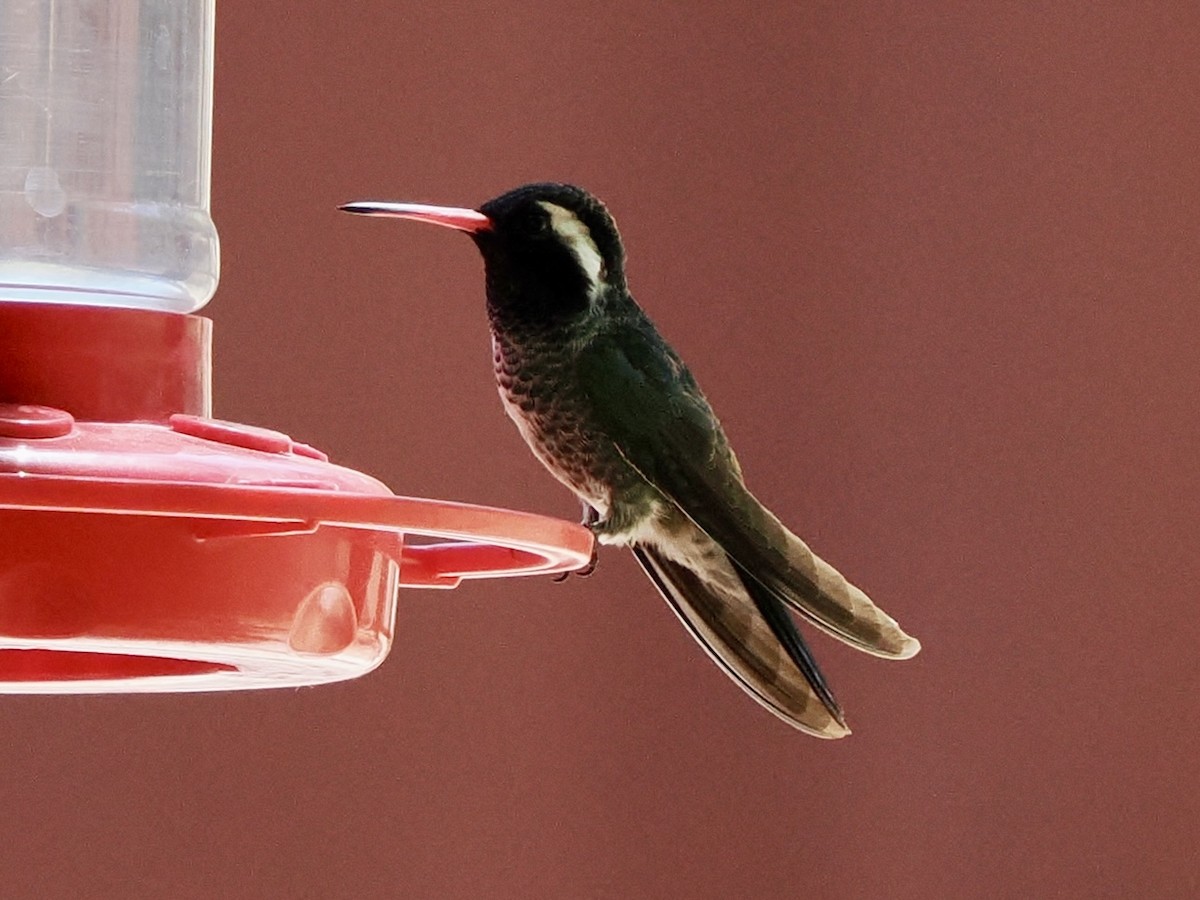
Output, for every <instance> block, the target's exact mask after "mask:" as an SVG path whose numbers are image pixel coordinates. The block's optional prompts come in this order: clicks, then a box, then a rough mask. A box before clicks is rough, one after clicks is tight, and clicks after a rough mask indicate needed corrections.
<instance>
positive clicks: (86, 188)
mask: <svg viewBox="0 0 1200 900" xmlns="http://www.w3.org/2000/svg"><path fill="white" fill-rule="evenodd" d="M213 4H214V0H0V300H30V301H37V302H42V303H45V302H55V303H83V304H92V305H97V304H99V305H107V306H126V307H141V308H149V309H160V310H170V311H176V312H191V311H193V310H195V309H198V308H199V307H201V306H203V305H204V304H205V303H206V302H207V301H208V299H209V298H210V297H211V296H212V294H213V292H214V291H215V290H216V287H217V276H218V272H219V268H220V257H219V253H218V245H217V232H216V229H215V228H214V227H213V223H212V220H211V219H210V218H209V159H210V147H211V113H212V47H213V11H214V10H213Z"/></svg>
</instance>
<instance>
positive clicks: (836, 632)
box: [341, 183, 921, 738]
mask: <svg viewBox="0 0 1200 900" xmlns="http://www.w3.org/2000/svg"><path fill="white" fill-rule="evenodd" d="M341 209H343V210H345V211H347V212H351V213H359V214H362V215H368V216H388V217H397V218H402V219H413V220H416V221H418V222H428V223H431V224H434V225H441V226H444V227H447V228H452V229H456V230H458V231H462V232H465V233H467V234H468V235H469V236H470V237H471V239H472V240H473V241H474V242H475V245H476V247H477V248H478V249H479V252H480V254H481V255H482V256H483V267H484V278H485V288H486V296H487V316H488V322H489V325H490V327H491V336H492V354H493V363H494V370H495V376H496V386H497V388H498V390H499V393H500V399H501V401H502V403H503V406H504V409H505V411H506V412H507V413H508V415H509V417H510V418H511V419H512V420H513V422H514V423H515V424H516V426H517V429H518V430H519V431H520V433H521V436H522V437H523V438H524V439H525V442H526V443H527V444H528V445H529V447H530V448H531V449H532V451H533V453H534V455H535V456H536V457H537V458H538V459H539V460H540V461H541V462H542V464H543V465H544V466H545V467H546V468H547V469H548V470H549V471H550V472H551V474H553V475H554V476H555V477H556V478H557V479H558V480H559V481H560V482H562V483H563V484H564V485H566V486H567V487H568V488H570V490H571V491H573V492H574V493H575V495H576V496H577V497H578V498H579V499H580V501H581V502H582V504H583V510H584V517H583V522H584V524H585V525H586V526H588V527H589V528H590V529H591V530H592V532H593V533H594V535H595V536H596V540H597V541H598V542H599V543H601V544H606V545H620V546H627V547H629V548H631V549H632V551H633V555H634V556H635V557H636V558H637V561H638V562H639V563H640V564H641V567H642V568H643V569H644V570H645V572H646V575H648V576H649V578H650V580H651V581H652V582H653V583H654V585H655V586H656V587H657V588H658V590H659V592H660V593H661V594H662V595H663V597H664V598H665V599H666V600H667V602H668V603H669V604H670V605H671V607H672V608H673V609H674V611H675V613H676V614H677V615H678V617H679V619H680V621H681V622H682V623H683V625H684V627H685V628H686V629H687V630H688V631H689V632H690V633H691V635H692V637H694V638H695V639H696V640H697V641H698V642H699V643H700V645H701V646H702V647H703V648H704V649H705V650H706V651H707V652H708V654H709V656H711V657H712V659H713V661H714V662H715V663H716V664H717V665H718V666H719V667H720V668H721V669H722V670H723V671H724V672H725V673H726V674H727V675H728V676H729V677H730V678H732V679H733V680H734V681H735V682H736V683H737V684H738V685H739V686H740V687H741V688H743V689H744V690H745V691H746V692H747V693H748V694H749V695H750V696H751V697H753V698H754V699H755V700H757V701H758V702H759V703H760V704H762V705H763V706H764V707H766V708H767V709H768V710H770V711H771V712H772V713H774V714H775V715H776V716H778V717H779V718H781V719H782V720H783V721H785V722H787V723H788V724H790V725H792V726H794V727H795V728H798V729H799V730H801V731H803V732H806V733H808V734H811V735H815V736H817V737H821V738H840V737H845V736H846V735H848V734H849V733H850V729H849V728H848V727H847V726H846V720H845V717H844V715H843V713H842V709H841V706H840V705H839V704H838V701H837V700H836V699H835V697H834V695H833V692H832V691H831V690H830V687H829V685H828V683H827V682H826V679H825V677H824V675H823V674H822V673H821V670H820V669H819V668H818V667H817V663H816V660H815V659H814V657H813V655H812V652H811V651H810V649H809V647H808V644H807V643H806V642H805V640H804V638H803V637H802V635H801V634H800V631H799V629H798V628H797V625H796V621H795V619H794V618H793V615H792V613H793V612H794V613H798V614H799V615H800V616H801V617H802V618H803V619H804V620H807V621H808V622H809V623H811V624H812V625H815V626H816V627H817V628H819V629H821V630H823V631H826V632H828V633H829V634H831V635H833V636H834V637H836V638H839V639H841V640H842V641H845V642H846V643H847V644H850V645H851V646H853V647H856V648H858V649H859V650H864V651H866V652H867V653H872V654H874V655H876V656H882V657H889V658H893V659H906V658H908V657H911V656H913V655H914V654H916V653H917V651H918V650H920V648H921V645H920V643H919V642H918V641H917V640H916V638H913V637H910V636H909V635H907V634H905V633H904V631H902V630H901V628H900V626H899V625H898V624H897V623H896V621H895V620H894V619H892V618H891V617H890V616H889V615H887V613H885V612H884V611H883V610H881V609H880V608H879V607H877V606H876V605H875V604H874V603H873V602H872V601H871V600H870V598H868V597H867V595H866V594H865V593H863V592H862V591H861V590H859V589H858V588H856V587H855V586H854V585H852V584H850V583H849V582H848V581H847V580H846V579H845V578H844V577H843V576H842V575H841V574H840V573H839V572H838V571H837V570H836V569H834V568H833V566H831V565H829V564H828V563H827V562H825V561H824V560H823V559H821V558H820V557H818V556H817V555H816V554H814V553H813V552H812V550H810V549H809V547H808V545H807V544H805V543H804V541H803V540H801V539H800V538H799V537H797V536H796V535H795V534H793V533H792V532H791V531H790V530H788V528H787V527H785V526H784V525H783V523H782V522H781V521H780V520H779V519H778V518H777V517H776V516H775V515H774V514H773V513H772V512H771V511H770V510H768V509H767V508H766V507H765V506H764V505H763V504H762V503H760V502H759V501H758V499H757V498H755V497H754V495H753V494H751V493H750V491H749V490H748V489H747V487H746V485H745V482H744V480H743V477H742V469H741V466H740V464H739V463H738V460H737V457H736V456H735V455H734V452H733V450H732V448H731V447H730V446H729V441H728V440H727V439H726V437H725V433H724V431H723V430H722V429H721V424H720V422H719V421H718V419H717V416H716V414H715V413H714V412H713V410H712V407H711V406H710V405H709V402H708V400H707V399H706V398H705V396H704V394H703V393H702V392H701V390H700V387H699V386H698V385H697V383H696V380H695V378H693V376H692V374H691V372H690V371H689V370H688V368H687V366H686V365H684V363H683V360H682V359H680V357H679V354H677V353H676V352H675V350H674V349H672V347H671V346H670V345H669V344H668V343H667V342H666V341H665V340H664V339H663V338H662V337H661V335H660V334H659V332H658V330H657V329H656V328H655V326H654V325H653V324H652V322H651V321H650V319H649V317H648V316H647V315H646V313H645V312H644V311H643V310H642V308H641V307H640V306H639V305H638V304H637V302H636V301H635V300H634V298H633V295H632V294H631V293H630V292H629V287H628V285H627V282H626V278H625V250H624V246H623V244H622V242H621V237H620V235H619V233H618V231H617V226H616V223H615V222H614V221H613V218H612V216H611V215H610V214H609V212H608V210H607V208H606V207H605V206H604V204H603V203H601V202H600V200H598V199H597V198H596V197H594V196H592V195H591V194H589V193H588V192H587V191H585V190H583V189H582V188H579V187H575V186H573V185H568V184H557V183H538V184H527V185H524V186H522V187H518V188H515V189H514V190H511V191H509V192H507V193H505V194H501V195H500V196H498V197H495V198H493V199H491V200H489V201H487V202H486V203H484V204H482V205H481V206H480V207H479V208H478V209H471V208H464V207H447V206H430V205H427V204H421V203H395V202H388V201H362V202H355V203H348V204H345V205H343V206H342V207H341ZM593 562H594V560H593Z"/></svg>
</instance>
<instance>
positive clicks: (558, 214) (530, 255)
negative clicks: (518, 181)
mask: <svg viewBox="0 0 1200 900" xmlns="http://www.w3.org/2000/svg"><path fill="white" fill-rule="evenodd" d="M342 209H345V210H347V211H349V212H357V213H364V214H367V215H383V216H399V217H401V218H409V219H417V220H419V221H424V222H432V223H434V224H437V225H444V226H447V227H450V228H456V229H458V230H460V231H466V232H467V233H469V234H470V235H471V238H472V239H473V240H474V241H475V244H476V245H477V246H478V247H479V251H480V253H481V254H483V261H484V267H485V270H486V273H487V295H488V307H489V311H490V312H491V314H492V315H493V316H494V317H499V318H501V319H510V320H513V321H514V322H520V323H522V324H525V325H529V326H536V325H539V324H545V325H552V324H560V323H561V322H562V321H563V320H564V319H569V318H571V317H574V316H578V315H583V314H586V313H587V312H588V310H589V309H591V308H592V306H593V305H594V304H595V303H596V301H597V300H598V299H599V298H601V297H602V296H604V295H605V294H606V293H607V292H608V291H610V290H612V289H616V290H624V288H625V253H624V250H623V248H622V246H621V238H620V236H619V235H618V233H617V226H616V224H615V223H614V222H613V220H612V217H611V216H610V215H609V214H608V210H607V209H605V208H604V204H602V203H601V202H600V201H599V200H597V199H596V198H595V197H593V196H592V195H591V194H589V193H588V192H587V191H585V190H583V189H582V188H578V187H574V186H572V185H568V184H554V183H541V184H527V185H524V186H523V187H519V188H516V189H514V190H511V191H509V192H508V193H506V194H501V195H500V196H499V197H495V198H494V199H492V200H489V201H487V203H484V204H483V205H482V206H480V207H479V209H478V210H470V209H461V208H451V207H437V206H423V205H418V204H411V203H376V202H366V203H351V204H347V205H346V206H343V207H342Z"/></svg>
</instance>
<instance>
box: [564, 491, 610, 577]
mask: <svg viewBox="0 0 1200 900" xmlns="http://www.w3.org/2000/svg"><path fill="white" fill-rule="evenodd" d="M599 522H600V513H598V512H596V509H595V507H593V506H592V505H591V504H590V503H585V504H583V520H582V521H581V522H580V523H579V524H580V525H582V526H583V527H584V528H587V529H589V530H591V531H595V530H596V525H597V524H598V523H599ZM596 558H597V553H596V545H595V544H592V558H591V559H589V560H588V562H587V565H586V566H584V567H583V568H582V569H575V570H573V571H571V572H560V573H559V574H558V575H555V576H554V583H555V584H561V583H562V582H564V581H566V580H567V579H568V578H569V577H570V576H572V575H578V576H579V577H580V578H587V577H588V576H589V575H591V574H592V573H593V572H595V571H596Z"/></svg>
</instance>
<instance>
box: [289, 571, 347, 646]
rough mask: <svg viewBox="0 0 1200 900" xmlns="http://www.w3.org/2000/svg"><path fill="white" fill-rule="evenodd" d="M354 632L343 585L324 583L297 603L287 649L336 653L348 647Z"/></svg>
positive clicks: (332, 582)
mask: <svg viewBox="0 0 1200 900" xmlns="http://www.w3.org/2000/svg"><path fill="white" fill-rule="evenodd" d="M357 630H358V615H357V613H355V611H354V600H353V599H352V598H351V597H350V592H349V591H347V590H346V586H345V585H344V584H340V583H339V582H336V581H327V582H326V583H325V584H322V585H320V586H319V587H317V588H315V589H314V590H313V591H312V592H311V593H310V594H309V595H308V596H307V597H305V598H304V599H303V600H302V601H301V602H300V607H299V609H297V610H296V618H295V619H294V620H293V621H292V630H291V633H290V634H289V635H288V646H290V647H291V648H292V649H293V650H295V651H296V652H297V653H320V654H329V653H337V652H339V651H341V650H345V649H346V648H347V647H349V646H350V644H351V643H352V642H353V641H354V635H355V633H356V632H357Z"/></svg>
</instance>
